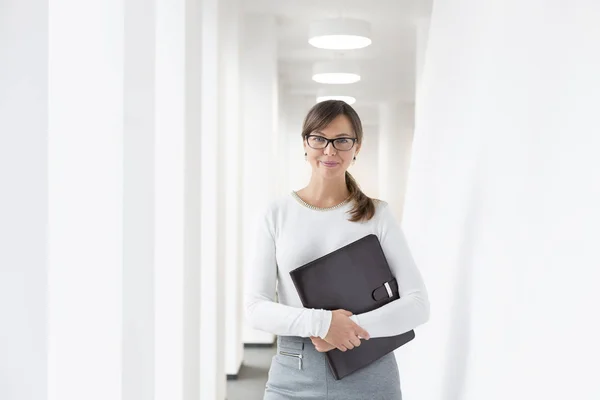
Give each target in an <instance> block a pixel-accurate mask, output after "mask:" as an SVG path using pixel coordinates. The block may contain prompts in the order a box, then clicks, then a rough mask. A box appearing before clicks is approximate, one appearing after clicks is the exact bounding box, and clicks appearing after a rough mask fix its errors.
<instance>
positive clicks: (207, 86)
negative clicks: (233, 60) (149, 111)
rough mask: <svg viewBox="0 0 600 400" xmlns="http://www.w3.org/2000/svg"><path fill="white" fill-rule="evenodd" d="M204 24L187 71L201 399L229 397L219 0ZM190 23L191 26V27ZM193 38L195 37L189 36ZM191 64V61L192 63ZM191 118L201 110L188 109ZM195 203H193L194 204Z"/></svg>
mask: <svg viewBox="0 0 600 400" xmlns="http://www.w3.org/2000/svg"><path fill="white" fill-rule="evenodd" d="M199 4H201V7H202V9H201V14H202V15H201V17H202V18H201V20H200V21H197V22H196V23H198V24H200V26H201V27H202V29H201V36H202V42H201V43H202V60H201V61H202V63H201V66H200V65H197V67H198V68H197V69H196V70H194V68H190V69H189V71H188V74H193V73H198V72H201V87H202V91H201V135H200V154H199V155H198V157H199V158H200V161H201V164H200V170H201V179H200V182H201V190H200V193H201V202H200V203H201V231H200V242H197V243H195V244H194V245H196V246H197V245H198V244H199V245H200V257H201V262H200V265H201V268H200V306H201V307H200V375H199V378H200V398H202V399H217V400H222V399H224V398H225V365H224V361H225V358H224V343H225V339H224V335H225V317H224V313H225V304H224V303H225V297H224V288H225V282H224V279H225V271H224V270H225V264H224V256H223V249H224V248H223V245H224V244H225V242H224V233H225V229H224V222H225V216H224V211H225V210H224V208H223V204H222V199H223V191H224V189H225V186H224V184H223V176H224V174H223V167H222V166H223V165H225V164H226V163H227V162H228V161H229V160H225V159H224V158H225V157H224V151H223V145H224V142H225V141H224V140H223V138H222V137H221V133H222V131H220V129H219V119H220V115H219V113H220V110H219V108H220V107H219V105H220V104H221V105H222V103H221V93H220V92H219V80H220V76H221V72H220V65H219V51H220V49H219V41H220V32H219V22H220V13H221V10H220V7H219V1H218V0H203V1H202V2H199ZM190 27H191V26H190ZM188 39H190V38H188ZM190 67H191V65H190ZM187 111H188V113H190V117H191V114H192V113H197V109H194V108H193V107H189V108H188V110H187ZM192 206H193V205H192Z"/></svg>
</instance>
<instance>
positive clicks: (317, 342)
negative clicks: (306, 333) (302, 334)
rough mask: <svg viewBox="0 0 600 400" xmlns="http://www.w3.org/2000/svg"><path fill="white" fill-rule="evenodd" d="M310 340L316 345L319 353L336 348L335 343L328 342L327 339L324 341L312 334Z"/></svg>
mask: <svg viewBox="0 0 600 400" xmlns="http://www.w3.org/2000/svg"><path fill="white" fill-rule="evenodd" d="M310 340H311V341H312V343H313V344H314V345H315V349H316V350H317V351H318V352H319V353H327V352H328V351H331V350H333V349H335V346H334V345H332V344H329V343H327V342H326V341H324V340H323V339H321V338H320V337H318V336H311V337H310Z"/></svg>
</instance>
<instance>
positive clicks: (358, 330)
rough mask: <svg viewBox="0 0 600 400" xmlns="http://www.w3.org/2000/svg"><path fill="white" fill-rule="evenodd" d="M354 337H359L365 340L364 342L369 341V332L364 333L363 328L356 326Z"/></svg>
mask: <svg viewBox="0 0 600 400" xmlns="http://www.w3.org/2000/svg"><path fill="white" fill-rule="evenodd" d="M356 335H357V336H360V337H361V338H363V339H366V340H369V339H370V338H371V336H370V335H369V332H367V331H365V330H364V329H363V328H361V327H360V326H358V325H357V328H356Z"/></svg>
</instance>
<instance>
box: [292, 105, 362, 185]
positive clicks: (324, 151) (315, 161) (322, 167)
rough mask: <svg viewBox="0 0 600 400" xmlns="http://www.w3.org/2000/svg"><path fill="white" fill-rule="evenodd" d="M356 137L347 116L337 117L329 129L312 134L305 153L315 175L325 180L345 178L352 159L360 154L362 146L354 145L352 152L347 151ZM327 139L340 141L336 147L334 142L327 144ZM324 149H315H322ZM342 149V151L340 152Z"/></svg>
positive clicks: (305, 142) (307, 138) (307, 139)
mask: <svg viewBox="0 0 600 400" xmlns="http://www.w3.org/2000/svg"><path fill="white" fill-rule="evenodd" d="M355 138H356V135H355V133H354V131H353V130H352V124H351V123H350V120H349V119H348V117H346V116H345V115H343V114H342V115H339V116H338V117H336V118H335V119H334V120H333V121H331V123H330V124H329V125H327V127H325V128H323V129H321V130H320V131H315V132H312V133H311V134H310V135H309V136H308V137H306V139H305V140H304V151H305V152H306V156H307V161H308V162H309V163H310V166H311V167H312V170H313V174H319V175H321V176H322V177H323V178H325V179H332V178H337V177H339V176H340V175H341V176H343V175H344V173H345V172H346V170H347V169H348V167H349V166H350V165H351V164H352V159H353V158H354V157H355V156H356V155H357V154H358V152H359V150H360V145H359V144H358V143H354V145H353V146H352V148H350V150H345V149H346V148H347V147H350V146H351V145H352V140H349V139H355ZM325 139H338V140H337V141H336V143H335V146H336V147H337V149H336V148H335V147H334V145H333V143H332V142H329V143H327V141H326V140H325ZM325 145H326V147H324V148H315V147H322V146H325ZM340 149H341V150H340Z"/></svg>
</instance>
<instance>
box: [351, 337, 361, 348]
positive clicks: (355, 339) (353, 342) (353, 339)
mask: <svg viewBox="0 0 600 400" xmlns="http://www.w3.org/2000/svg"><path fill="white" fill-rule="evenodd" d="M350 343H352V345H353V346H354V347H358V346H360V339H359V338H357V337H355V338H352V339H350Z"/></svg>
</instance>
